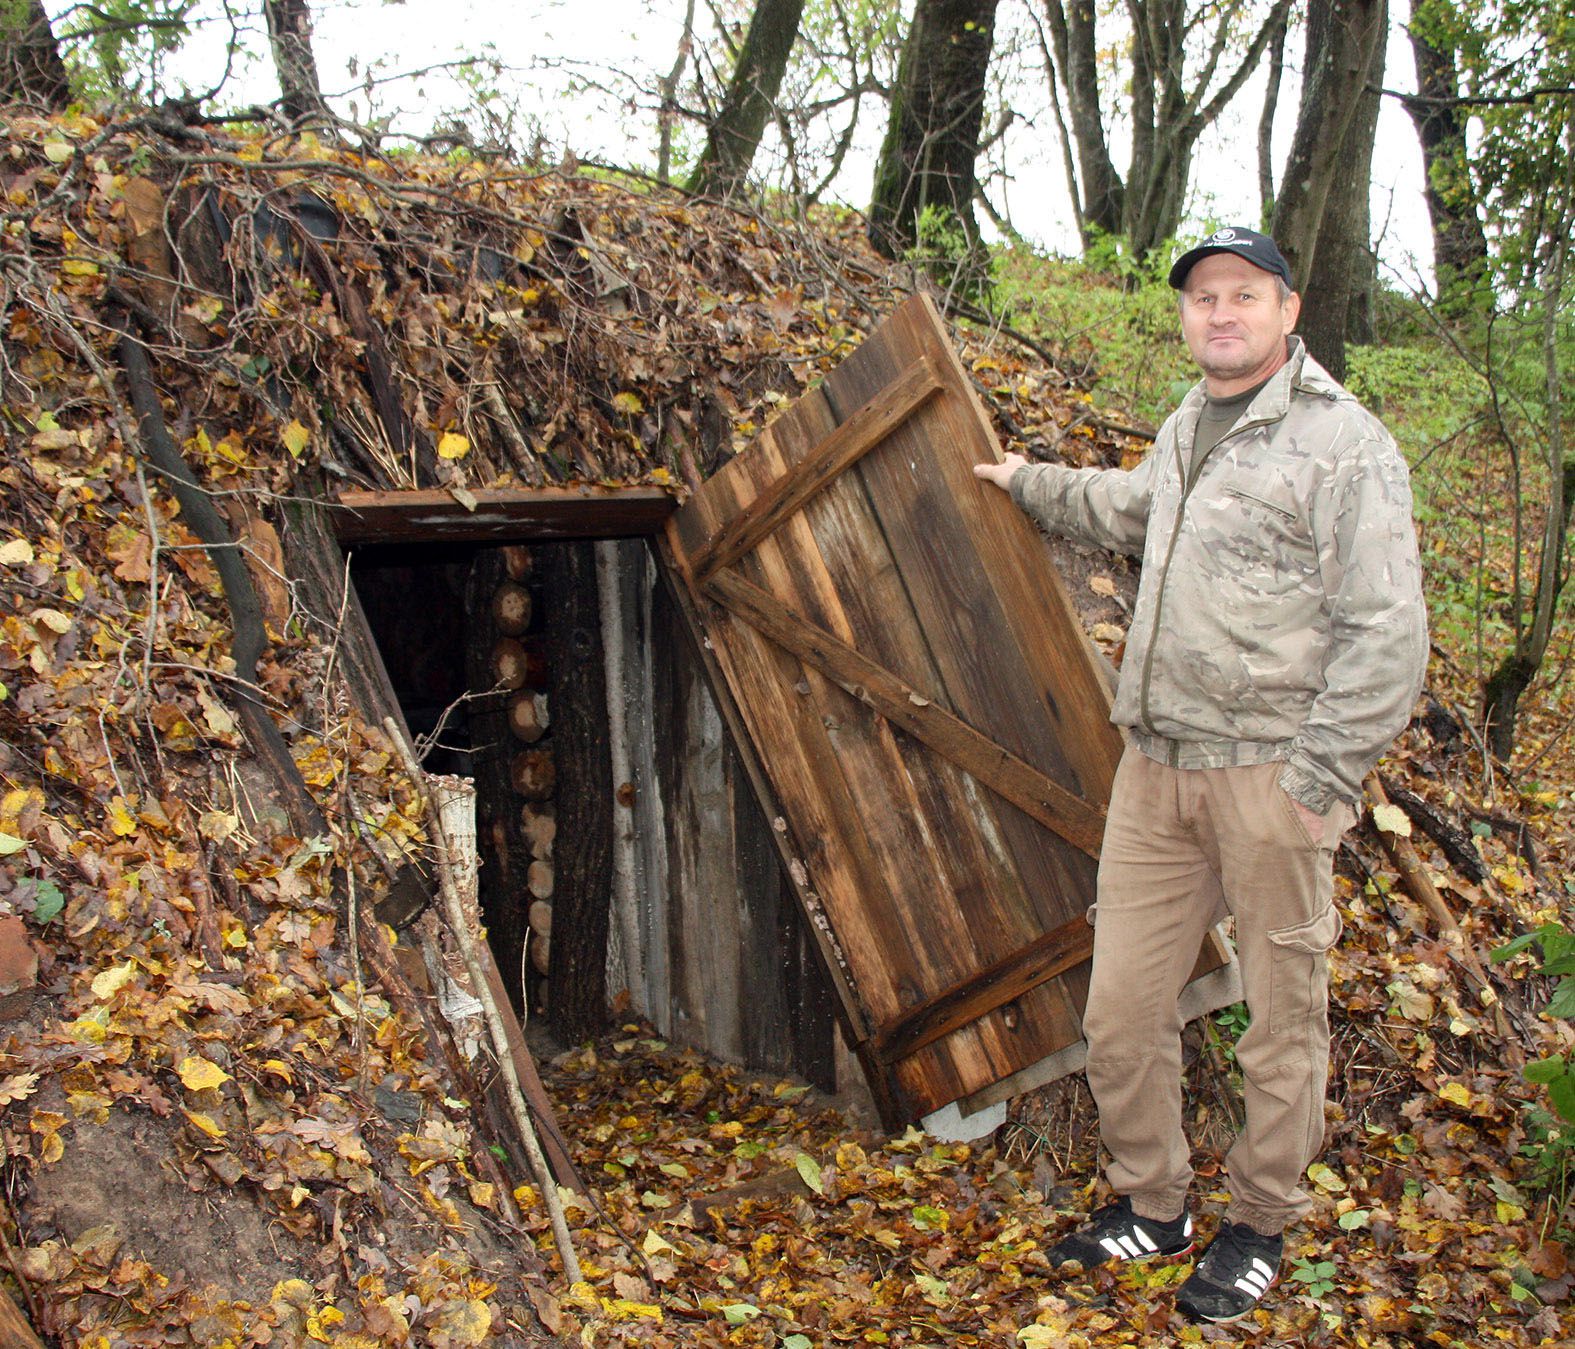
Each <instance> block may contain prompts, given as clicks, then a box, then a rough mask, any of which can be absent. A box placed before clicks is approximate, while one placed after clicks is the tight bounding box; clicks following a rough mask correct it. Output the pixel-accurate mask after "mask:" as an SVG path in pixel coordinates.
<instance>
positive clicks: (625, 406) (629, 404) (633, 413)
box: [612, 389, 645, 417]
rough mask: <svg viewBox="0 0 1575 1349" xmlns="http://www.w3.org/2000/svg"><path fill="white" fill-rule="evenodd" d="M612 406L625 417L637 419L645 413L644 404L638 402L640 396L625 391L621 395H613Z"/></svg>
mask: <svg viewBox="0 0 1575 1349" xmlns="http://www.w3.org/2000/svg"><path fill="white" fill-rule="evenodd" d="M612 401H613V406H614V407H615V408H617V409H618V411H619V412H622V413H623V414H624V415H625V416H629V417H638V416H639V415H640V413H642V412H644V411H645V404H644V403H642V402H641V401H640V395H639V394H635V393H630V392H629V391H628V390H627V389H625V390H624V392H622V393H615V394H614V395H613V400H612Z"/></svg>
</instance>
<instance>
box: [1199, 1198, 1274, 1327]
mask: <svg viewBox="0 0 1575 1349" xmlns="http://www.w3.org/2000/svg"><path fill="white" fill-rule="evenodd" d="M1284 1250H1285V1242H1284V1239H1283V1238H1281V1237H1277V1236H1274V1237H1266V1236H1264V1235H1263V1233H1261V1232H1255V1231H1253V1230H1252V1228H1250V1227H1246V1226H1244V1225H1242V1224H1241V1223H1233V1222H1229V1221H1226V1222H1222V1223H1221V1224H1220V1230H1219V1232H1218V1233H1217V1234H1216V1235H1215V1237H1214V1240H1213V1241H1211V1242H1210V1243H1209V1248H1208V1249H1207V1250H1206V1251H1204V1252H1203V1256H1202V1258H1201V1259H1200V1260H1199V1261H1198V1264H1197V1268H1195V1269H1194V1270H1193V1271H1192V1273H1191V1274H1190V1275H1189V1276H1188V1278H1187V1281H1186V1282H1185V1283H1184V1284H1182V1285H1181V1291H1180V1292H1179V1293H1178V1294H1177V1295H1176V1306H1177V1307H1178V1308H1179V1309H1180V1310H1182V1311H1184V1312H1186V1314H1187V1315H1188V1316H1190V1317H1192V1318H1193V1319H1194V1320H1197V1321H1214V1322H1222V1321H1239V1320H1240V1319H1241V1318H1242V1317H1244V1316H1245V1315H1246V1314H1247V1313H1248V1312H1250V1311H1251V1310H1252V1309H1253V1308H1254V1307H1256V1306H1257V1305H1258V1303H1259V1302H1261V1301H1262V1300H1263V1295H1264V1294H1265V1293H1267V1292H1268V1291H1269V1289H1271V1288H1273V1287H1274V1285H1275V1284H1276V1283H1278V1282H1279V1280H1280V1256H1281V1255H1282V1254H1283V1253H1284Z"/></svg>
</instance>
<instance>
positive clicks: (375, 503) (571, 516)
mask: <svg viewBox="0 0 1575 1349" xmlns="http://www.w3.org/2000/svg"><path fill="white" fill-rule="evenodd" d="M335 505H336V507H337V509H335V510H334V511H333V513H332V523H333V529H334V533H335V534H336V535H337V536H338V538H339V539H340V541H341V542H344V543H399V542H401V541H404V540H411V541H414V542H419V543H495V542H504V541H517V540H519V539H613V538H632V537H639V536H648V535H652V534H656V533H658V532H659V531H660V530H661V528H662V525H663V523H664V522H665V521H666V520H667V517H668V516H670V515H671V514H672V513H673V511H674V510H676V509H677V506H678V503H677V502H676V501H675V500H674V499H673V497H672V494H671V493H669V492H667V491H664V490H663V489H662V488H660V487H583V486H582V487H497V488H486V489H478V490H476V491H474V492H467V493H464V494H463V496H461V495H459V494H456V493H452V492H440V491H434V490H430V489H422V490H421V491H398V492H364V491H346V492H341V493H339V495H338V497H337V498H336V499H335Z"/></svg>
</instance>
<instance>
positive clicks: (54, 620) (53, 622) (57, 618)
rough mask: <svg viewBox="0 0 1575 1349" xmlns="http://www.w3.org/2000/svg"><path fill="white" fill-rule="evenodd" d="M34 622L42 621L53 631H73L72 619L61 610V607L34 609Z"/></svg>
mask: <svg viewBox="0 0 1575 1349" xmlns="http://www.w3.org/2000/svg"><path fill="white" fill-rule="evenodd" d="M33 622H35V623H41V624H43V625H44V627H46V628H48V629H49V630H50V631H51V632H55V633H67V632H70V631H71V619H70V618H69V617H68V616H67V615H65V614H63V613H61V612H60V610H59V609H34V610H33Z"/></svg>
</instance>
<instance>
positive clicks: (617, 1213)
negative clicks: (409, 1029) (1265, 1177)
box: [527, 953, 1575, 1349]
mask: <svg viewBox="0 0 1575 1349" xmlns="http://www.w3.org/2000/svg"><path fill="white" fill-rule="evenodd" d="M1371 960H1379V961H1382V957H1381V956H1379V955H1378V954H1377V953H1366V955H1365V957H1363V958H1357V959H1351V958H1346V957H1342V958H1341V960H1340V961H1339V965H1340V982H1341V985H1342V986H1343V987H1347V988H1348V987H1350V985H1351V984H1352V983H1353V982H1361V983H1366V982H1369V981H1370V980H1371V978H1372V973H1371V971H1369V970H1364V969H1363V968H1362V966H1363V965H1364V963H1366V962H1367V961H1371ZM1422 982H1424V983H1426V982H1427V980H1426V979H1425V977H1424V978H1423V980H1422ZM1435 987H1436V985H1435ZM1407 996H1408V997H1409V994H1407ZM1421 1010H1422V1009H1421V1007H1420V1005H1419V1004H1416V1003H1412V1004H1411V1005H1410V1007H1409V1008H1408V1011H1409V1013H1410V1017H1409V1018H1408V1017H1407V1016H1406V1015H1404V1014H1402V1013H1401V1012H1400V1011H1391V1010H1389V1009H1388V1008H1387V1007H1386V1008H1385V1010H1384V1013H1383V1014H1382V1015H1380V1016H1372V1017H1366V1016H1361V1015H1359V1014H1347V1015H1343V1016H1341V1017H1340V1018H1339V1024H1340V1028H1341V1035H1340V1048H1341V1051H1342V1052H1341V1055H1340V1057H1341V1063H1340V1080H1339V1082H1338V1083H1337V1085H1336V1090H1335V1093H1334V1094H1335V1097H1336V1100H1337V1102H1338V1104H1337V1105H1336V1106H1334V1107H1332V1108H1331V1124H1332V1133H1333V1143H1332V1145H1331V1147H1330V1149H1329V1151H1328V1152H1327V1153H1326V1154H1325V1157H1324V1159H1323V1160H1322V1161H1320V1162H1319V1163H1316V1164H1315V1165H1314V1167H1313V1168H1312V1175H1311V1179H1310V1181H1309V1188H1310V1189H1311V1191H1312V1193H1313V1195H1314V1199H1315V1207H1314V1210H1313V1213H1312V1216H1311V1218H1310V1219H1309V1220H1308V1221H1307V1223H1305V1224H1304V1225H1302V1226H1301V1227H1300V1228H1298V1229H1296V1230H1295V1231H1294V1232H1293V1233H1292V1235H1291V1237H1290V1240H1289V1241H1288V1244H1287V1273H1288V1276H1289V1277H1288V1278H1287V1279H1286V1281H1285V1282H1284V1283H1283V1284H1282V1286H1281V1288H1280V1289H1278V1290H1276V1292H1275V1293H1274V1294H1273V1295H1272V1296H1271V1298H1270V1299H1269V1302H1268V1304H1267V1306H1266V1307H1265V1308H1264V1309H1263V1310H1260V1311H1259V1312H1258V1313H1256V1314H1255V1315H1254V1317H1253V1318H1251V1319H1250V1320H1248V1321H1246V1322H1243V1323H1241V1324H1238V1325H1235V1326H1232V1327H1229V1328H1215V1327H1199V1326H1197V1325H1193V1324H1191V1323H1190V1322H1188V1321H1187V1320H1186V1318H1185V1317H1182V1316H1180V1315H1178V1314H1177V1313H1176V1312H1175V1310H1174V1294H1175V1288H1176V1285H1177V1284H1178V1282H1179V1281H1180V1280H1181V1279H1182V1278H1184V1277H1185V1274H1186V1273H1187V1270H1188V1269H1189V1268H1190V1266H1189V1265H1187V1264H1179V1265H1176V1264H1172V1265H1159V1266H1150V1267H1147V1268H1143V1267H1127V1268H1124V1269H1121V1270H1120V1271H1118V1272H1110V1271H1106V1270H1102V1271H1097V1272H1096V1273H1095V1274H1094V1275H1093V1276H1092V1277H1085V1278H1072V1279H1063V1278H1060V1277H1058V1276H1056V1275H1053V1274H1052V1273H1051V1272H1050V1271H1049V1269H1048V1267H1047V1264H1046V1261H1045V1258H1044V1254H1043V1252H1044V1249H1045V1247H1046V1246H1047V1245H1048V1244H1050V1242H1051V1241H1053V1239H1054V1238H1055V1237H1056V1236H1057V1235H1058V1234H1059V1233H1060V1232H1061V1231H1063V1230H1064V1229H1065V1227H1066V1226H1068V1225H1069V1224H1070V1223H1071V1222H1072V1221H1074V1220H1075V1219H1076V1218H1077V1217H1078V1216H1079V1215H1081V1214H1083V1213H1086V1211H1087V1209H1088V1207H1089V1206H1090V1205H1092V1204H1095V1203H1098V1202H1102V1199H1103V1198H1104V1196H1103V1195H1102V1194H1101V1192H1100V1186H1099V1184H1098V1182H1097V1181H1096V1180H1095V1179H1094V1177H1095V1175H1096V1172H1097V1166H1096V1157H1095V1150H1094V1138H1095V1133H1094V1128H1093V1118H1092V1114H1091V1111H1090V1110H1089V1108H1088V1104H1087V1100H1086V1096H1085V1095H1083V1094H1082V1093H1081V1092H1079V1091H1078V1090H1076V1089H1075V1088H1062V1089H1059V1090H1057V1091H1055V1092H1052V1093H1048V1094H1047V1097H1046V1098H1045V1099H1042V1100H1040V1101H1039V1102H1037V1103H1020V1105H1019V1108H1018V1110H1017V1111H1016V1112H1015V1113H1016V1114H1017V1115H1019V1116H1022V1118H1017V1119H1014V1120H1013V1121H1011V1122H1009V1123H1008V1124H1007V1125H1006V1126H1004V1128H1003V1129H1002V1130H1001V1131H1000V1132H999V1134H998V1135H997V1136H996V1137H994V1138H991V1139H987V1140H984V1141H981V1142H976V1143H973V1144H958V1143H939V1142H936V1141H934V1140H932V1139H930V1138H928V1137H926V1136H925V1135H923V1134H922V1133H920V1132H918V1131H916V1130H910V1131H909V1132H908V1133H907V1134H906V1135H904V1136H902V1137H899V1138H890V1137H887V1136H885V1135H883V1134H881V1133H880V1132H879V1131H877V1130H874V1129H872V1128H870V1127H869V1126H868V1125H867V1124H864V1123H861V1122H860V1120H859V1119H858V1118H857V1117H856V1116H850V1115H848V1114H845V1113H842V1112H839V1111H838V1110H836V1109H833V1108H830V1107H829V1106H826V1105H823V1104H819V1103H817V1102H816V1100H815V1099H814V1096H813V1094H812V1093H810V1092H808V1091H806V1089H805V1088H803V1087H802V1086H801V1085H797V1084H794V1083H791V1082H788V1081H772V1080H762V1079H760V1078H758V1077H754V1076H751V1075H750V1074H748V1073H745V1072H743V1071H741V1070H738V1069H734V1068H730V1067H725V1066H721V1065H718V1064H715V1063H710V1062H707V1061H705V1060H703V1059H701V1058H699V1057H698V1056H696V1055H694V1054H693V1053H686V1052H684V1051H681V1050H678V1049H675V1048H673V1047H671V1046H669V1045H667V1044H665V1043H664V1042H662V1041H660V1040H658V1039H655V1038H653V1036H652V1035H651V1034H650V1032H649V1029H648V1028H645V1027H641V1026H638V1025H628V1026H625V1027H623V1028H622V1031H621V1032H620V1033H619V1034H618V1035H616V1036H614V1037H612V1038H609V1039H607V1040H604V1041H602V1042H600V1043H598V1044H597V1045H595V1046H587V1047H583V1048H581V1049H579V1050H576V1051H574V1052H572V1053H570V1054H567V1055H565V1056H563V1057H562V1058H561V1059H559V1060H558V1061H557V1062H555V1063H554V1064H553V1067H552V1073H551V1077H550V1086H551V1087H552V1089H553V1091H554V1093H555V1095H556V1096H557V1097H558V1099H559V1100H560V1101H561V1103H562V1108H563V1120H564V1123H565V1125H566V1127H567V1128H568V1130H569V1133H570V1135H571V1137H572V1139H573V1141H574V1143H575V1145H576V1155H577V1157H578V1159H579V1161H580V1163H581V1165H582V1167H583V1170H584V1173H585V1174H586V1176H587V1178H588V1179H589V1180H590V1181H591V1183H592V1185H593V1188H594V1191H595V1194H594V1198H595V1201H596V1203H595V1206H594V1210H593V1209H591V1208H589V1207H580V1208H577V1209H576V1210H574V1217H575V1219H576V1223H577V1228H578V1232H577V1239H578V1240H579V1241H580V1242H581V1243H582V1249H581V1254H582V1260H583V1262H584V1265H585V1273H586V1278H587V1285H582V1286H581V1287H580V1288H579V1289H577V1290H576V1291H575V1293H574V1294H573V1295H571V1296H569V1297H567V1298H565V1299H563V1300H562V1303H561V1305H560V1306H559V1307H558V1308H556V1309H555V1312H554V1322H555V1323H556V1324H557V1325H558V1326H559V1327H560V1329H561V1330H562V1331H563V1332H564V1333H566V1334H574V1333H582V1334H588V1335H589V1336H590V1337H591V1338H589V1339H587V1340H586V1341H585V1342H586V1343H594V1344H597V1345H623V1344H629V1345H633V1344H649V1345H683V1344H696V1345H719V1346H720V1345H751V1346H762V1349H764V1347H765V1346H777V1345H782V1346H789V1347H790V1349H805V1346H811V1345H816V1346H818V1345H825V1344H881V1345H907V1346H921V1345H924V1346H941V1345H953V1344H955V1345H999V1346H1006V1345H1011V1344H1023V1345H1027V1346H1030V1349H1045V1347H1048V1346H1060V1345H1067V1346H1084V1345H1128V1344H1130V1345H1152V1346H1158V1345H1171V1344H1198V1343H1210V1344H1255V1345H1280V1344H1306V1345H1323V1344H1328V1345H1363V1346H1367V1345H1371V1346H1401V1345H1410V1344H1417V1343H1433V1344H1439V1345H1444V1346H1467V1345H1470V1346H1476V1345H1485V1344H1507V1345H1558V1344H1567V1343H1569V1342H1570V1337H1571V1335H1572V1334H1575V1312H1572V1310H1571V1309H1570V1307H1569V1304H1568V1294H1569V1289H1570V1284H1571V1273H1570V1270H1569V1268H1568V1262H1567V1257H1566V1254H1565V1252H1564V1250H1563V1249H1562V1248H1561V1247H1559V1246H1558V1245H1557V1244H1555V1243H1552V1242H1544V1241H1543V1240H1541V1223H1542V1221H1543V1220H1544V1219H1545V1218H1546V1213H1545V1212H1544V1211H1538V1210H1536V1207H1535V1205H1534V1204H1533V1203H1532V1200H1531V1199H1530V1197H1529V1196H1528V1194H1527V1192H1526V1190H1525V1189H1524V1188H1523V1183H1524V1176H1523V1175H1522V1174H1519V1173H1517V1171H1516V1169H1515V1167H1514V1166H1513V1164H1512V1160H1511V1159H1512V1158H1513V1154H1514V1149H1515V1146H1516V1143H1517V1140H1518V1139H1519V1138H1520V1137H1521V1135H1520V1126H1519V1123H1518V1121H1519V1113H1520V1105H1521V1101H1522V1099H1523V1098H1524V1097H1525V1095H1526V1091H1525V1089H1524V1088H1522V1087H1520V1086H1519V1085H1517V1081H1516V1074H1514V1073H1513V1072H1511V1071H1509V1070H1506V1069H1504V1068H1502V1067H1499V1066H1496V1065H1491V1064H1480V1063H1470V1062H1465V1061H1461V1062H1456V1063H1454V1064H1453V1066H1449V1065H1448V1064H1447V1063H1442V1062H1439V1059H1438V1055H1437V1054H1436V1051H1435V1053H1434V1055H1433V1056H1432V1067H1431V1068H1430V1069H1429V1070H1428V1071H1426V1072H1423V1073H1420V1074H1419V1075H1418V1076H1417V1077H1416V1078H1415V1079H1412V1077H1411V1074H1410V1072H1409V1071H1406V1070H1404V1068H1403V1064H1404V1056H1405V1055H1406V1054H1407V1053H1409V1052H1410V1051H1411V1050H1412V1048H1413V1047H1414V1045H1415V1042H1416V1041H1417V1040H1418V1039H1419V1038H1421V1037H1424V1036H1427V1035H1429V1034H1430V1033H1433V1034H1436V1033H1438V1030H1439V1028H1437V1027H1434V1028H1433V1029H1432V1031H1431V1032H1430V1031H1429V1029H1428V1027H1429V1026H1430V1024H1431V1023H1430V1022H1429V1021H1426V1020H1424V1019H1423V1018H1422V1017H1421V1016H1420V1012H1421ZM1444 1036H1445V1037H1446V1038H1447V1039H1448V1041H1449V1044H1450V1046H1451V1048H1454V1047H1457V1045H1458V1043H1459V1042H1458V1041H1457V1040H1456V1039H1455V1038H1454V1037H1452V1036H1449V1033H1448V1032H1447V1031H1444ZM1385 1044H1391V1045H1393V1046H1394V1050H1395V1055H1394V1059H1393V1061H1391V1062H1385V1061H1383V1056H1382V1054H1381V1053H1380V1049H1381V1047H1382V1046H1383V1045H1385ZM1353 1046H1355V1047H1353ZM1205 1071H1206V1070H1205ZM1401 1078H1404V1079H1406V1080H1405V1081H1404V1082H1403V1083H1402V1082H1401V1081H1400V1080H1399V1079H1401ZM1212 1091H1213V1088H1212V1087H1205V1088H1203V1089H1201V1090H1198V1091H1195V1092H1194V1093H1193V1094H1192V1096H1191V1098H1190V1099H1191V1101H1192V1104H1193V1107H1194V1109H1195V1110H1196V1111H1197V1113H1198V1117H1197V1118H1195V1119H1194V1121H1193V1123H1194V1124H1195V1125H1197V1126H1199V1128H1200V1129H1201V1131H1202V1132H1204V1133H1209V1132H1215V1133H1219V1132H1221V1131H1219V1130H1211V1129H1210V1125H1209V1121H1208V1120H1207V1119H1206V1115H1207V1113H1208V1111H1209V1109H1210V1107H1209V1106H1207V1105H1205V1104H1202V1102H1203V1101H1204V1100H1205V1099H1206V1098H1207V1097H1209V1096H1210V1095H1211V1094H1212ZM1036 1105H1037V1110H1036V1108H1035V1107H1036ZM1221 1158H1222V1152H1221V1151H1220V1149H1219V1148H1218V1147H1215V1148H1212V1149H1210V1148H1205V1149H1202V1150H1200V1151H1199V1153H1198V1155H1197V1159H1196V1160H1197V1163H1198V1167H1199V1172H1200V1179H1199V1182H1198V1186H1197V1188H1196V1195H1197V1198H1198V1200H1199V1211H1200V1213H1201V1215H1202V1217H1203V1222H1202V1226H1203V1229H1204V1231H1205V1232H1207V1231H1209V1230H1210V1229H1211V1227H1212V1224H1213V1222H1214V1221H1215V1220H1216V1219H1217V1217H1218V1215H1219V1214H1220V1212H1221V1211H1222V1209H1223V1205H1224V1200H1225V1194H1224V1191H1223V1188H1222V1183H1221V1165H1222V1162H1221ZM528 1199H529V1196H528V1195H527V1200H528ZM597 1210H599V1211H597ZM529 1211H530V1212H531V1213H533V1214H534V1215H535V1218H536V1222H535V1226H536V1231H537V1234H538V1238H539V1239H542V1240H545V1232H546V1227H545V1220H544V1219H542V1218H541V1215H540V1212H539V1208H531V1209H530V1210H529Z"/></svg>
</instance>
